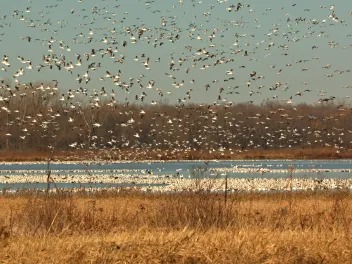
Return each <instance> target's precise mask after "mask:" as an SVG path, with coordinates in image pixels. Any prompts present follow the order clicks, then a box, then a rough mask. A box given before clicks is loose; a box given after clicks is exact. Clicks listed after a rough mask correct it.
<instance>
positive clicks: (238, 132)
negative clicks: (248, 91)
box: [0, 84, 352, 152]
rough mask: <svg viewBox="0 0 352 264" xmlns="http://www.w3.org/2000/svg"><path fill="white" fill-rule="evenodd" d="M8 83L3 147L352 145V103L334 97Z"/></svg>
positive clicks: (0, 103)
mask: <svg viewBox="0 0 352 264" xmlns="http://www.w3.org/2000/svg"><path fill="white" fill-rule="evenodd" d="M53 87H54V88H53ZM2 88H3V89H2V90H1V91H2V93H1V95H0V96H1V97H0V107H1V109H0V149H1V150H48V147H55V149H58V150H74V149H81V150H89V149H90V150H91V149H139V150H146V151H148V150H149V149H150V150H154V149H161V150H170V151H176V152H177V151H178V152H181V151H185V150H186V151H187V150H188V151H197V150H202V151H209V152H211V151H223V150H224V151H233V152H240V151H243V150H244V149H281V148H290V147H292V148H297V147H298V148H315V147H316V148H320V147H331V148H336V150H337V151H343V150H347V149H352V113H351V109H350V108H349V107H348V106H346V105H343V104H342V105H338V104H336V103H334V102H333V101H330V102H323V103H320V104H316V105H307V104H299V105H290V104H287V103H280V102H279V101H271V102H267V103H265V104H262V105H255V104H246V103H239V104H229V103H227V104H225V103H222V104H220V103H219V104H215V105H214V104H213V105H206V104H204V105H198V104H187V105H184V104H179V105H169V104H165V103H158V104H154V105H151V104H147V103H146V104H132V103H130V104H126V103H119V102H116V101H115V99H114V97H113V96H111V95H107V94H106V93H105V91H99V92H97V91H95V92H93V93H91V94H87V91H83V90H82V91H69V92H67V93H65V94H62V95H61V94H60V92H59V91H58V90H57V89H56V88H55V86H50V85H48V84H36V85H28V86H21V87H17V88H16V89H6V87H4V86H3V87H2Z"/></svg>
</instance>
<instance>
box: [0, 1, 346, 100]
mask: <svg viewBox="0 0 352 264" xmlns="http://www.w3.org/2000/svg"><path fill="white" fill-rule="evenodd" d="M146 2H148V1H139V0H128V1H127V0H124V1H122V0H102V1H93V0H83V1H82V2H78V1H77V0H74V1H72V0H61V1H54V0H45V1H44V0H33V1H22V0H16V1H4V3H3V4H2V8H1V11H0V17H1V18H2V19H1V20H0V25H1V26H2V27H0V34H3V35H0V40H1V41H0V48H1V51H2V53H3V54H1V56H3V55H5V54H6V55H8V56H9V62H10V63H11V67H9V68H8V67H6V66H5V65H1V67H4V68H6V69H7V72H5V71H0V77H1V78H6V79H13V78H12V75H13V74H14V73H15V72H16V71H17V70H18V69H19V68H20V67H24V66H27V65H24V64H22V63H21V62H19V61H18V60H17V56H21V57H23V58H24V59H25V60H31V61H32V64H33V68H34V69H33V70H27V69H25V74H24V75H23V76H21V77H19V78H18V79H19V80H20V81H21V82H29V81H32V82H34V81H36V80H47V81H50V80H52V79H55V80H58V81H59V82H60V84H59V87H60V89H62V90H63V91H64V90H67V89H69V88H71V89H77V88H79V87H83V88H88V89H90V90H92V89H97V90H100V89H101V87H105V89H106V91H107V92H110V91H111V89H112V88H113V89H115V91H116V100H118V101H122V102H123V101H125V98H126V97H127V98H128V100H129V101H131V102H134V100H133V98H134V97H135V95H140V94H141V93H142V92H143V91H144V92H145V93H147V94H148V96H147V98H146V102H150V101H151V100H159V99H160V96H158V92H157V91H156V90H155V88H160V89H161V90H162V91H163V93H164V96H163V99H166V100H168V101H169V102H170V103H176V102H177V100H178V99H179V98H181V99H182V98H184V97H185V96H186V92H187V91H188V89H190V88H191V89H192V90H193V91H192V92H191V99H190V100H189V101H191V102H206V103H212V102H215V101H216V99H217V98H218V94H219V88H224V91H223V92H222V93H221V97H222V98H223V99H224V98H226V99H227V101H233V102H235V103H237V102H246V101H249V100H253V101H254V102H256V103H260V102H262V101H263V100H266V99H267V98H273V97H274V96H278V99H279V100H284V99H288V98H289V97H290V96H293V103H299V102H303V101H305V102H307V103H316V102H317V101H318V100H319V98H326V97H330V96H336V97H339V98H344V97H345V96H352V88H344V86H349V85H352V82H351V72H346V70H347V71H349V70H351V63H350V59H351V58H352V49H351V47H352V46H351V45H352V36H349V34H352V31H351V22H352V15H351V12H352V1H348V0H341V1H331V2H326V1H318V0H312V1H304V2H303V1H277V0H267V1H263V0H253V1H248V2H242V4H244V5H245V4H248V5H249V6H244V7H242V8H241V10H240V11H238V12H236V11H232V12H229V11H227V9H226V8H228V7H229V6H231V5H235V6H236V5H237V2H235V1H215V0H214V1H210V0H203V1H191V0H188V1H187V0H184V1H183V4H181V3H180V1H166V0H155V1H150V2H152V3H151V4H150V5H149V6H148V5H146ZM220 2H222V3H220ZM56 4H57V6H54V5H56ZM295 4H296V5H295ZM323 4H324V5H325V6H326V8H321V5H323ZM332 4H334V5H335V7H334V10H335V13H336V16H337V17H338V18H339V22H334V21H332V18H329V15H331V14H332V12H333V11H332V10H329V7H330V5H332ZM50 6H53V7H50ZM95 6H97V7H98V9H99V11H97V13H96V14H94V13H93V11H92V10H93V8H94V7H95ZM116 6H118V7H116ZM27 7H30V11H31V12H30V13H27V12H24V11H25V10H26V8H27ZM269 8H271V10H270V9H269ZM234 9H235V8H234ZM15 10H18V12H17V13H18V14H14V11H15ZM71 10H75V12H74V13H73V14H72V13H71ZM126 12H127V13H126ZM5 15H6V18H4V16H5ZM22 15H23V16H24V20H20V19H19V18H20V17H21V16H22ZM108 18H110V20H108ZM297 18H302V20H304V19H305V21H301V22H299V23H296V22H295V19H297ZM49 19H50V20H49ZM162 19H165V20H166V21H167V25H166V27H162V24H161V20H162ZM288 19H289V20H290V21H288ZM314 19H315V20H316V21H317V22H319V23H318V24H314V23H313V20H314ZM31 20H32V21H31ZM48 20H49V23H50V24H44V25H43V23H45V22H47V21H48ZM324 20H326V22H323V21H324ZM122 21H123V22H122ZM91 23H93V24H91ZM31 24H32V25H35V27H30V25H31ZM190 25H192V26H190ZM193 26H194V31H192V33H193V36H191V37H190V32H191V27H193ZM127 27H130V28H131V29H132V30H133V29H135V28H136V27H145V28H148V29H150V31H147V32H146V33H144V35H143V37H144V36H150V37H151V40H150V43H149V44H148V43H147V40H146V39H143V37H142V39H141V40H138V38H137V43H136V44H132V43H131V39H130V36H129V35H128V34H127V33H126V31H125V29H126V28H127ZM114 28H115V30H116V33H117V34H116V35H114V37H116V42H117V44H112V43H102V42H101V40H102V39H103V37H104V36H105V35H106V36H108V40H109V41H111V37H112V34H111V33H110V32H109V31H108V30H112V29H114ZM160 28H164V29H161V30H162V31H164V32H165V33H164V39H162V40H158V43H159V42H161V41H162V42H164V45H162V46H161V47H160V46H159V45H157V48H154V47H153V42H154V41H155V39H157V38H158V39H159V38H160V33H157V30H160ZM89 29H92V30H93V32H94V34H93V35H92V37H93V39H92V42H91V43H88V44H84V43H74V42H73V39H74V38H77V40H79V41H87V38H86V37H87V36H89V34H88V33H89ZM214 29H215V30H216V32H215V35H216V37H215V38H214V39H213V41H212V42H210V41H209V35H211V33H212V32H213V30H214ZM276 29H277V30H276ZM176 30H178V32H176ZM206 30H207V32H205V31H206ZM159 32H161V31H159ZM79 33H83V34H84V35H85V37H83V38H80V37H77V35H78V34H79ZM235 33H237V34H238V35H239V37H238V38H237V37H236V36H234V34H235ZM176 34H179V40H178V41H175V42H174V43H172V42H170V41H168V39H169V37H170V36H172V35H173V36H175V35H176ZM198 34H199V35H200V36H201V38H202V40H197V39H196V38H197V36H198ZM26 36H30V37H31V38H32V41H31V42H30V43H29V42H27V41H26V40H23V39H21V38H23V37H26ZM134 36H135V37H137V33H134ZM50 38H53V39H55V40H56V42H55V43H54V44H53V45H52V49H53V53H55V54H56V55H57V56H58V57H60V56H63V55H64V56H65V57H66V61H67V62H70V61H72V62H73V63H74V64H75V63H76V58H75V54H81V55H82V60H83V65H82V66H81V67H76V68H75V69H73V74H72V75H71V74H70V73H68V72H66V71H65V70H61V71H59V70H57V69H56V68H53V70H50V69H49V68H44V69H42V70H41V71H40V72H37V70H36V68H35V67H36V66H37V65H39V64H44V62H43V61H41V59H42V56H43V55H48V54H49V52H48V45H46V42H47V41H45V40H49V39H50ZM35 39H40V41H35ZM59 40H62V41H64V43H65V44H64V45H68V46H69V47H70V48H71V51H66V50H63V49H60V48H59V43H58V41H59ZM124 40H126V41H127V42H128V45H127V47H125V48H124V47H122V41H124ZM330 41H334V42H335V43H338V45H337V46H336V47H334V48H331V46H329V42H330ZM235 42H238V46H234V45H233V44H234V43H235ZM269 43H273V45H272V46H271V47H269ZM210 44H215V45H216V46H215V47H213V48H212V47H209V45H210ZM188 45H189V46H192V47H193V50H192V52H189V51H188V50H187V49H186V48H185V46H188ZM280 46H281V47H280ZM313 46H317V49H312V47H313ZM108 47H111V48H115V47H117V49H118V52H117V53H116V54H115V57H116V58H115V59H111V58H109V56H105V57H104V58H102V57H101V56H100V55H99V54H98V56H96V57H94V58H91V59H90V61H89V62H86V60H85V58H84V54H85V53H90V52H91V49H93V48H94V49H96V50H99V49H106V48H108ZM285 47H287V48H288V49H287V50H285ZM201 48H205V49H206V51H208V52H209V53H211V54H214V55H215V56H214V57H213V58H209V59H208V60H205V61H198V62H196V63H195V67H192V64H194V62H193V60H194V59H198V58H200V57H202V58H205V56H204V55H202V56H199V55H196V54H195V53H196V50H198V49H201ZM236 50H241V52H240V53H238V54H231V52H233V51H236ZM244 50H247V51H248V54H249V56H243V54H244ZM97 53H100V52H97ZM143 53H144V54H145V58H141V59H140V61H139V62H136V61H134V60H133V59H134V58H135V56H140V55H141V54H143ZM285 53H286V54H287V55H283V54H285ZM120 56H125V61H124V63H123V64H120V63H114V62H113V61H114V60H116V59H118V58H119V57H120ZM147 57H149V58H150V63H149V64H150V68H151V69H150V70H146V69H144V66H143V65H142V61H144V60H145V59H146V58H147ZM159 57H160V58H161V59H160V62H155V60H156V59H157V58H159ZM171 57H174V59H175V60H176V65H175V67H176V68H180V70H179V71H170V70H169V63H170V60H171ZM187 57H188V58H189V59H188V61H185V62H184V64H183V65H182V66H179V65H178V63H177V61H178V59H179V58H183V59H185V58H187ZM221 57H223V58H224V59H225V60H226V59H234V61H233V62H230V63H227V64H223V65H218V66H216V67H214V66H213V65H214V63H215V61H216V60H217V59H220V58H221ZM314 57H316V58H317V59H313V58H314ZM301 60H302V62H298V63H296V62H297V61H301ZM304 60H307V61H306V62H304ZM93 61H95V62H96V63H101V65H102V67H101V68H100V69H98V70H96V71H89V75H90V78H91V81H90V82H89V83H88V84H87V85H86V84H83V83H82V84H79V83H78V82H77V81H76V80H75V78H76V76H77V74H80V75H83V73H84V72H85V71H86V69H87V67H88V64H90V63H92V62H93ZM208 64H209V65H211V67H210V68H209V69H206V70H201V68H202V66H203V65H208ZM288 64H291V65H292V66H286V65H288ZM326 64H331V68H329V69H324V68H322V67H323V66H324V65H326ZM240 66H246V67H245V68H240ZM270 66H275V67H274V68H272V67H270ZM185 68H190V71H189V73H188V74H186V72H185ZM305 68H308V70H307V71H302V69H305ZM230 69H233V75H226V71H228V70H230ZM280 69H282V71H281V75H278V74H277V72H278V71H279V70H280ZM107 70H108V71H109V72H110V73H111V74H115V73H116V72H117V71H118V70H121V72H122V74H121V78H120V81H125V82H129V78H130V77H133V78H135V79H137V78H139V76H140V75H141V74H143V75H145V77H144V78H142V80H141V84H143V85H144V87H146V86H147V85H148V81H150V80H154V81H155V86H154V89H140V87H139V84H138V83H136V82H135V84H134V86H133V87H132V88H130V89H129V91H130V93H129V94H127V93H125V92H124V91H122V90H121V89H120V88H119V87H118V86H116V85H114V84H113V82H112V80H111V79H106V81H99V78H100V77H102V76H104V74H105V72H106V71H107ZM252 71H256V72H257V76H259V75H263V76H265V78H264V79H260V80H256V81H251V85H250V87H247V82H248V80H249V79H250V77H249V74H250V73H251V72H252ZM338 71H339V72H338ZM341 72H343V73H341ZM165 73H171V74H172V75H173V76H175V77H176V80H175V81H176V82H177V83H180V82H181V81H182V80H184V82H185V84H184V86H183V87H180V88H179V89H177V88H175V87H173V86H172V83H173V82H174V80H173V79H171V78H168V77H167V76H166V75H165ZM329 74H332V75H333V76H332V77H327V76H326V75H329ZM229 77H235V80H234V81H229V82H224V81H223V80H224V79H227V78H229ZM193 79H194V80H195V83H194V84H192V83H190V81H191V80H193ZM213 80H218V82H215V83H213ZM277 82H280V83H281V87H278V88H277V89H276V90H275V91H273V90H270V86H274V85H275V83H277ZM304 82H307V84H304ZM285 83H286V84H285ZM206 84H210V86H211V87H210V88H209V89H208V91H207V92H206V91H205V88H204V86H205V85H206ZM285 85H286V86H287V88H286V91H284V90H285V88H284V86H285ZM235 86H239V88H236V89H232V88H228V87H235ZM261 86H263V87H262V88H260V89H259V87H261ZM306 89H309V90H311V92H304V90H306ZM320 90H326V95H324V96H323V97H321V96H320V92H319V91H320ZM168 91H171V92H172V94H171V95H168V94H167V92H168ZM231 91H232V92H233V93H232V94H228V92H231ZM251 91H252V92H254V93H256V92H261V94H254V95H252V96H250V92H251ZM236 92H238V94H236ZM297 92H302V93H303V95H302V96H295V94H296V93H297ZM345 99H346V100H347V102H349V103H350V102H351V99H348V98H345Z"/></svg>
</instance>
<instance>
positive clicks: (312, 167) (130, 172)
mask: <svg viewBox="0 0 352 264" xmlns="http://www.w3.org/2000/svg"><path fill="white" fill-rule="evenodd" d="M291 166H293V167H292V168H294V169H293V173H292V174H293V177H295V178H340V179H345V178H351V177H352V160H246V161H206V162H205V161H180V162H174V161H173V162H128V163H106V164H90V165H88V166H87V165H84V164H83V163H79V162H78V163H74V164H72V163H67V164H65V163H63V164H50V170H51V175H52V176H63V177H64V176H65V175H66V176H80V175H87V174H89V175H92V176H94V177H95V178H97V179H99V176H102V175H104V176H106V175H111V176H116V175H120V176H121V175H126V176H129V177H131V178H134V177H135V178H138V177H148V176H154V177H155V176H159V177H187V178H189V177H192V176H194V175H192V171H194V170H195V169H197V168H201V169H204V170H203V171H205V173H203V174H202V176H203V177H214V176H221V175H222V176H223V175H225V174H227V176H228V177H234V178H284V177H287V176H288V175H289V174H290V167H291ZM47 168H48V167H47V164H44V163H42V164H34V163H28V164H0V177H1V176H2V178H4V177H6V178H7V179H10V178H11V176H19V175H22V176H23V177H26V176H29V175H45V174H46V173H47ZM138 185H139V184H138V181H136V182H135V183H133V186H138ZM125 186H131V183H127V182H126V183H123V184H105V183H94V184H93V185H92V184H88V183H87V184H78V183H58V184H57V187H58V188H78V187H84V188H85V187H96V188H104V187H125ZM45 187H46V184H45V183H39V182H38V183H11V184H7V183H6V182H3V183H0V188H12V189H18V188H21V189H23V188H24V189H25V188H30V189H32V188H38V189H42V188H45Z"/></svg>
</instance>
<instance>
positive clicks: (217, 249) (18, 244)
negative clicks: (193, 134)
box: [0, 191, 352, 263]
mask: <svg viewBox="0 0 352 264" xmlns="http://www.w3.org/2000/svg"><path fill="white" fill-rule="evenodd" d="M351 239H352V194H351V193H350V192H345V191H339V192H309V193H270V194H263V193H262V194H260V193H239V194H231V195H229V196H228V199H227V203H226V204H225V203H224V197H223V195H221V194H206V193H198V194H190V193H183V194H143V193H139V192H127V191H126V192H118V193H117V192H116V193H99V194H95V195H92V194H90V195H88V194H86V193H79V194H74V195H73V194H56V195H50V196H44V195H40V194H31V193H29V194H16V195H4V196H1V197H0V262H1V263H350V262H351V259H352V241H351Z"/></svg>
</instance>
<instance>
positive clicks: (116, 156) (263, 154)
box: [0, 148, 352, 162]
mask: <svg viewBox="0 0 352 264" xmlns="http://www.w3.org/2000/svg"><path fill="white" fill-rule="evenodd" d="M49 157H50V152H49V151H47V152H45V151H37V150H28V151H0V161H6V162H14V161H47V160H48V159H49ZM92 157H93V158H99V159H101V160H149V159H152V160H212V159H219V160H225V159H232V160H242V159H352V150H344V151H342V152H340V153H337V152H336V149H335V148H287V149H269V150H264V149H249V150H247V151H243V152H235V153H234V152H233V153H231V152H229V151H223V152H220V151H215V152H212V153H209V152H207V151H187V152H178V153H175V152H172V151H170V150H148V151H144V152H143V151H140V150H129V149H121V150H113V151H109V150H96V151H94V152H93V151H84V150H76V151H55V152H54V158H53V159H54V160H66V161H67V160H73V161H82V160H86V159H90V158H92Z"/></svg>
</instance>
